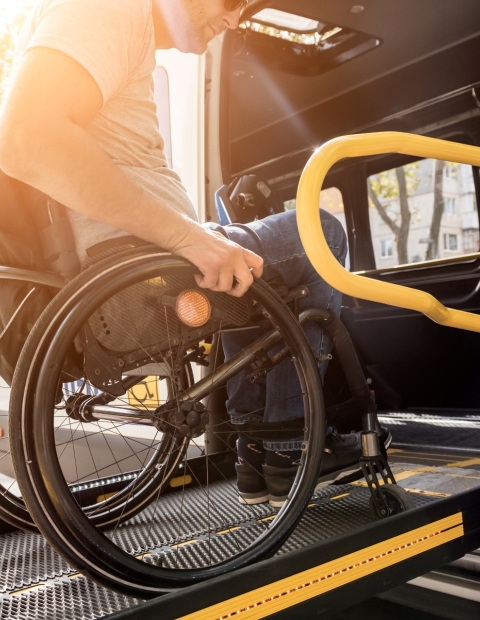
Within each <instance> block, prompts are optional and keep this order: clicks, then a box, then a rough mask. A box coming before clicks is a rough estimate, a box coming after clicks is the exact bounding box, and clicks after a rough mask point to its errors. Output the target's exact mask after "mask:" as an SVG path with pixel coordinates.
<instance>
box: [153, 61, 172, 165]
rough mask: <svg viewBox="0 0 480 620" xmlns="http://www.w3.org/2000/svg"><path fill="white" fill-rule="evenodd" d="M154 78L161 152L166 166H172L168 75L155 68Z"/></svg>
mask: <svg viewBox="0 0 480 620" xmlns="http://www.w3.org/2000/svg"><path fill="white" fill-rule="evenodd" d="M154 77H155V90H154V96H155V103H156V104H157V117H158V124H159V126H160V133H161V135H162V138H163V142H164V144H163V151H164V153H165V155H166V157H167V161H168V165H169V166H172V133H171V119H170V85H169V81H168V73H167V71H166V70H165V68H164V67H157V68H156V69H155V72H154Z"/></svg>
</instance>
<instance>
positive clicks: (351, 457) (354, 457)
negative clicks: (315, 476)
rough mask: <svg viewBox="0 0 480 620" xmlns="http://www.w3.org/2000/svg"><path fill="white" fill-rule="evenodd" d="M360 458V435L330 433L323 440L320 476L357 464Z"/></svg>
mask: <svg viewBox="0 0 480 620" xmlns="http://www.w3.org/2000/svg"><path fill="white" fill-rule="evenodd" d="M361 456H362V439H361V433H359V432H357V433H349V434H348V435H341V434H340V433H336V432H335V431H334V432H333V433H330V434H329V435H327V438H326V439H325V452H324V455H323V459H322V469H321V474H320V475H321V476H325V475H327V474H330V473H331V472H333V471H339V470H341V469H345V467H349V466H350V465H354V464H358V462H359V461H360V457H361Z"/></svg>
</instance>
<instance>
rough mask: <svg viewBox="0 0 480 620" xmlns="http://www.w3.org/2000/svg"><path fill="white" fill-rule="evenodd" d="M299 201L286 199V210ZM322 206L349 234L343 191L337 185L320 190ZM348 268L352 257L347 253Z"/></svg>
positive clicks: (293, 207) (284, 204) (346, 264)
mask: <svg viewBox="0 0 480 620" xmlns="http://www.w3.org/2000/svg"><path fill="white" fill-rule="evenodd" d="M296 204H297V201H296V199H295V198H293V199H292V200H286V201H285V202H284V203H283V206H284V209H285V211H290V210H292V209H295V208H296ZM320 208H321V209H323V210H324V211H328V212H329V213H331V214H332V215H333V216H334V217H335V218H337V220H338V221H339V222H340V223H341V225H342V227H343V230H344V231H345V234H347V224H346V220H345V208H344V206H343V196H342V192H341V191H340V190H339V189H338V188H337V187H329V188H328V189H324V190H322V191H321V192H320ZM345 267H346V269H350V259H349V255H348V254H347V258H346V261H345Z"/></svg>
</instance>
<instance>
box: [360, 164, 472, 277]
mask: <svg viewBox="0 0 480 620" xmlns="http://www.w3.org/2000/svg"><path fill="white" fill-rule="evenodd" d="M367 184H368V185H367V187H368V197H369V216H370V228H371V232H372V242H373V248H374V253H375V260H376V265H377V268H378V269H383V268H384V267H394V266H396V265H405V264H408V263H418V262H423V261H428V260H435V259H439V258H451V257H454V256H462V255H463V254H469V253H474V252H478V251H479V226H478V213H477V202H476V197H475V186H474V181H473V170H472V167H471V166H467V165H465V164H456V163H453V162H448V161H439V160H434V159H424V160H421V161H417V162H414V163H411V164H407V165H405V166H401V167H399V168H393V169H392V170H386V171H384V172H381V173H379V174H375V175H372V176H370V177H369V178H368V179H367Z"/></svg>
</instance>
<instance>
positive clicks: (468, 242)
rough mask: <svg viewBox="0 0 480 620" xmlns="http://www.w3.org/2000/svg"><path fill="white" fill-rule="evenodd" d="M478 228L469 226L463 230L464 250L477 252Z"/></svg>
mask: <svg viewBox="0 0 480 620" xmlns="http://www.w3.org/2000/svg"><path fill="white" fill-rule="evenodd" d="M478 241H479V235H478V230H477V229H475V228H470V229H467V230H464V231H463V249H464V250H465V252H478Z"/></svg>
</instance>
